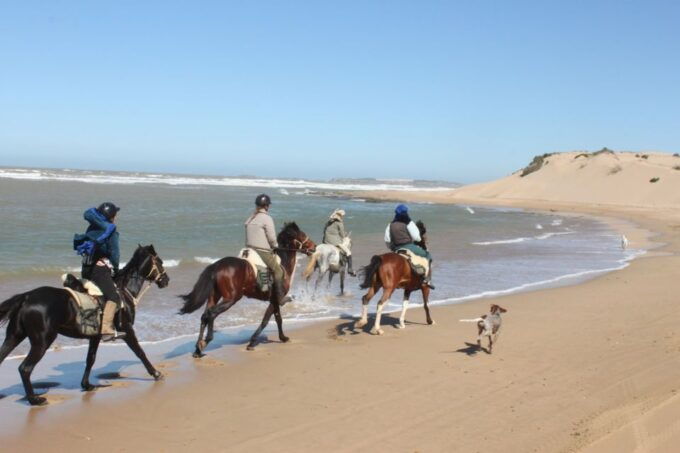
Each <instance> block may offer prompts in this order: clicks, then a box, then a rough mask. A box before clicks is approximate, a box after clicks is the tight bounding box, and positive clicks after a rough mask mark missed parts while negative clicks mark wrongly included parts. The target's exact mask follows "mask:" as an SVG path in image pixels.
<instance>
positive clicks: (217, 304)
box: [179, 223, 316, 357]
mask: <svg viewBox="0 0 680 453" xmlns="http://www.w3.org/2000/svg"><path fill="white" fill-rule="evenodd" d="M277 239H278V242H279V248H278V249H276V251H275V252H276V254H277V255H278V256H279V257H281V266H283V269H284V270H285V277H284V290H285V291H286V292H288V290H289V289H290V283H291V276H292V275H293V273H294V272H295V263H296V256H295V255H296V253H298V252H300V253H304V254H307V255H309V254H310V253H312V252H314V250H315V249H316V244H314V242H313V241H312V240H311V239H309V236H307V235H306V234H305V233H304V232H303V231H302V230H300V228H298V226H297V225H296V224H295V223H286V224H285V225H284V226H283V229H282V230H281V232H280V233H279V235H278V237H277ZM270 286H271V285H270ZM243 296H245V297H249V298H252V299H260V300H265V301H269V306H268V307H267V310H266V311H265V313H264V317H263V318H262V323H260V327H258V328H257V330H256V331H255V333H253V336H252V337H251V338H250V342H249V343H248V350H252V349H253V348H254V347H255V344H256V343H257V338H258V337H259V336H260V334H261V333H262V330H263V329H264V328H265V327H266V326H267V324H268V323H269V320H270V319H271V317H272V314H273V315H274V318H275V319H276V324H277V327H278V329H279V339H280V340H281V341H282V342H283V343H285V342H287V341H288V340H289V338H288V337H287V336H285V335H284V334H283V321H282V319H281V307H280V306H279V304H278V302H277V301H276V300H275V298H274V297H273V291H272V290H269V291H267V292H262V291H261V290H260V289H259V288H258V286H257V276H256V275H255V271H253V268H252V266H251V265H250V263H248V262H247V261H246V260H244V259H241V258H236V257H232V256H229V257H226V258H222V259H221V260H219V261H216V262H214V263H213V264H211V265H210V266H208V267H206V268H205V269H204V270H203V272H202V273H201V275H200V277H198V281H197V282H196V284H195V285H194V289H193V290H192V291H191V293H189V294H187V295H184V296H180V297H181V298H182V299H184V306H182V308H181V309H180V312H179V313H180V314H186V313H191V312H193V311H196V310H198V309H199V308H200V307H201V306H202V305H203V304H204V303H205V302H206V300H207V302H208V304H207V306H206V307H205V311H204V312H203V315H202V316H201V329H200V331H199V333H198V341H197V342H196V350H195V351H194V354H193V355H194V357H202V356H203V355H204V354H203V350H204V349H205V348H206V346H207V345H208V343H210V341H212V339H213V331H214V328H213V325H214V323H215V318H217V316H218V315H219V314H220V313H223V312H225V311H227V310H229V309H230V308H231V307H232V306H233V305H234V304H235V303H236V302H238V301H239V300H240V299H241V298H242V297H243ZM206 327H207V328H208V333H207V334H206V336H205V339H204V338H203V333H204V332H205V329H206Z"/></svg>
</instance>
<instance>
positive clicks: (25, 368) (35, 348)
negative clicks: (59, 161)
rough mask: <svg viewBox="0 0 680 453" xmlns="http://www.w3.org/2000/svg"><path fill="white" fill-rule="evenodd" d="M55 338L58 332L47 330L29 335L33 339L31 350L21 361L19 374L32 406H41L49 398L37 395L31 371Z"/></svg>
mask: <svg viewBox="0 0 680 453" xmlns="http://www.w3.org/2000/svg"><path fill="white" fill-rule="evenodd" d="M55 338H57V333H56V332H45V331H44V332H43V333H41V334H38V335H36V336H34V337H29V339H30V340H31V350H30V351H29V352H28V355H27V356H26V358H25V359H24V360H23V362H21V365H19V375H20V376H21V381H22V382H23V384H24V390H25V391H26V399H27V400H28V402H29V404H31V406H39V405H42V404H45V403H46V402H47V399H45V398H44V397H42V396H37V395H36V394H35V392H34V391H33V385H32V384H31V373H32V372H33V368H35V365H36V364H37V363H38V362H39V361H40V359H42V358H43V356H44V355H45V352H46V351H47V348H49V347H50V345H51V344H52V342H53V341H54V339H55Z"/></svg>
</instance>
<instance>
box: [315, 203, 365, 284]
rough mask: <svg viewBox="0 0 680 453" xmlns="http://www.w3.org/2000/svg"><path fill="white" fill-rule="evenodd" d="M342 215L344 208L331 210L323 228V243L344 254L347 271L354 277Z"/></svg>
mask: <svg viewBox="0 0 680 453" xmlns="http://www.w3.org/2000/svg"><path fill="white" fill-rule="evenodd" d="M344 217H345V211H344V210H342V209H336V210H335V211H333V213H332V214H331V216H330V217H329V218H328V221H327V222H326V226H325V227H324V229H323V243H324V244H330V245H334V246H336V247H337V248H338V249H339V250H340V253H342V254H343V255H345V258H346V259H347V273H348V274H349V275H351V276H353V277H354V276H356V275H357V274H356V273H355V272H354V269H353V268H352V251H351V250H350V249H349V247H346V246H345V238H346V237H347V236H348V234H347V233H345V224H344Z"/></svg>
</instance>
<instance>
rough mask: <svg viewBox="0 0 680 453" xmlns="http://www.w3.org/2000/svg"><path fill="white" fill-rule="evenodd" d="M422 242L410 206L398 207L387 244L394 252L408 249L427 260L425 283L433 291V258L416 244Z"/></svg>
mask: <svg viewBox="0 0 680 453" xmlns="http://www.w3.org/2000/svg"><path fill="white" fill-rule="evenodd" d="M421 241H422V238H421V237H420V231H419V230H418V226H417V225H416V224H415V222H414V221H413V220H411V217H410V216H409V215H408V206H406V205H405V204H400V205H398V206H397V207H396V208H395V210H394V219H393V220H392V222H391V223H390V224H389V225H387V228H386V229H385V244H386V245H387V247H388V248H389V249H390V250H392V251H393V252H396V251H397V250H399V249H406V250H409V251H411V252H413V253H414V254H415V255H417V256H421V257H423V258H427V260H428V262H429V268H428V271H427V275H425V277H424V283H425V284H426V285H427V286H429V287H430V288H431V289H434V285H433V284H432V256H431V255H430V252H428V251H427V250H425V249H424V248H422V247H420V246H418V245H417V244H416V242H421Z"/></svg>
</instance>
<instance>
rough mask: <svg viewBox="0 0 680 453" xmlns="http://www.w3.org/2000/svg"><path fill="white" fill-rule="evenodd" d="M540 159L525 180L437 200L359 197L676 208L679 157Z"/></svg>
mask: <svg viewBox="0 0 680 453" xmlns="http://www.w3.org/2000/svg"><path fill="white" fill-rule="evenodd" d="M544 156H545V157H539V158H538V160H539V164H538V165H536V167H537V168H536V169H535V171H532V172H530V173H528V174H527V173H526V172H523V170H522V169H520V170H517V171H516V172H514V173H513V174H511V175H510V176H507V177H505V178H501V179H498V180H496V181H492V182H485V183H481V184H471V185H468V186H463V187H461V188H459V189H455V190H451V191H446V192H440V193H436V194H426V193H410V194H409V193H405V192H395V191H388V192H385V193H376V192H371V193H370V194H366V193H364V194H362V196H364V197H365V196H369V195H370V196H372V197H374V198H379V199H406V200H413V201H438V202H449V203H455V202H458V201H460V202H463V201H471V202H474V201H478V202H481V203H484V204H488V203H493V202H495V201H500V200H502V201H503V202H504V203H507V202H511V201H515V202H519V201H522V200H532V201H551V202H561V203H580V204H587V205H593V204H601V205H610V206H627V207H656V208H662V207H678V206H680V157H678V156H674V155H672V154H668V153H633V152H595V153H587V152H581V151H575V152H568V153H558V154H551V155H544ZM529 167H530V166H529V165H528V166H527V167H525V168H529ZM523 174H524V176H522V175H523ZM657 178H658V179H657ZM655 179H656V181H655V182H652V181H654V180H655Z"/></svg>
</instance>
